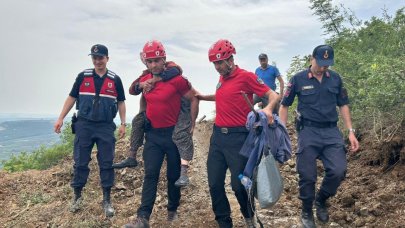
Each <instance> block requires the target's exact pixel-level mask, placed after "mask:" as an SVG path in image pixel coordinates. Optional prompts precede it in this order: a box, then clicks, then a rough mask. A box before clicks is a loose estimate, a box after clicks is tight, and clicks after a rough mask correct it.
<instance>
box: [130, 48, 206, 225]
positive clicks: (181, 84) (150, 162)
mask: <svg viewBox="0 0 405 228" xmlns="http://www.w3.org/2000/svg"><path fill="white" fill-rule="evenodd" d="M142 54H143V59H144V60H145V62H146V66H147V68H148V70H149V72H150V73H148V74H147V75H145V76H144V77H142V78H141V79H140V84H139V85H142V82H145V81H147V80H149V79H154V80H156V82H155V84H154V88H153V90H150V91H148V92H147V91H143V93H142V94H143V96H144V97H145V100H146V103H147V105H146V117H147V120H148V121H149V122H150V127H149V128H147V129H145V130H146V132H145V133H146V135H145V139H146V142H145V147H144V150H143V161H144V167H145V176H144V181H143V186H142V198H141V205H140V206H139V208H138V211H137V218H136V220H135V221H134V222H133V223H130V224H126V225H125V227H136V228H140V227H143V228H145V227H149V218H150V216H151V214H152V211H153V205H154V203H155V199H156V192H157V185H158V181H159V174H160V169H161V167H162V163H163V160H164V158H165V157H166V163H167V197H168V205H167V220H168V221H173V220H175V219H176V218H177V208H178V206H179V205H180V188H179V187H177V186H176V185H175V182H176V180H177V179H178V178H179V177H180V154H179V151H178V148H177V147H176V145H175V143H174V142H173V138H172V135H173V131H174V128H175V125H176V123H177V120H178V118H179V114H180V105H181V98H182V97H185V98H187V99H188V100H190V102H191V112H190V115H191V120H192V123H193V124H192V126H194V123H195V119H196V118H197V114H198V100H197V98H196V97H195V93H194V91H193V90H192V87H191V84H190V83H189V82H188V80H187V79H185V78H184V77H182V76H181V75H178V76H176V77H173V78H172V79H170V80H168V81H163V80H162V79H161V77H160V74H161V73H162V72H163V70H164V66H165V62H166V51H165V49H164V47H163V45H162V43H160V42H159V41H157V40H152V41H149V42H147V43H146V44H145V46H144V48H143V52H142ZM141 89H143V88H141Z"/></svg>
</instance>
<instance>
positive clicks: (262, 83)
mask: <svg viewBox="0 0 405 228" xmlns="http://www.w3.org/2000/svg"><path fill="white" fill-rule="evenodd" d="M256 81H257V82H258V83H259V84H260V85H264V81H263V80H262V79H261V78H259V77H258V78H257V79H256Z"/></svg>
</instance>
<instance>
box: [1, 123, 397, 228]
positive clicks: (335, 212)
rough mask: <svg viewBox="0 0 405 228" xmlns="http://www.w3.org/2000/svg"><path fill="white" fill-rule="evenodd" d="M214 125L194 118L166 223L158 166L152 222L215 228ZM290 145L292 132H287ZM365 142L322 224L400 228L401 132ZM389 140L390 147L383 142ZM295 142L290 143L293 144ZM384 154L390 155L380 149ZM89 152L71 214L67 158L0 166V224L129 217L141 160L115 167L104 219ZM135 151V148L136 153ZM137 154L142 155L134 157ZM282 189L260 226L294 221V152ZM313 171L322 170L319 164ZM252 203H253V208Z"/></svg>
mask: <svg viewBox="0 0 405 228" xmlns="http://www.w3.org/2000/svg"><path fill="white" fill-rule="evenodd" d="M211 127H212V123H209V122H208V123H207V122H204V123H202V124H198V126H197V128H196V131H195V135H194V142H195V156H194V160H193V162H192V164H191V172H190V176H191V185H190V186H189V187H187V188H184V189H183V190H182V199H181V206H180V208H179V214H180V216H179V219H178V220H177V221H175V222H173V223H171V224H169V223H168V222H166V215H167V212H166V207H165V205H166V202H167V198H166V176H165V172H166V168H165V166H166V165H165V164H164V165H163V168H162V171H161V176H160V184H159V187H158V196H157V199H156V203H155V207H154V211H153V214H152V217H151V226H152V227H204V228H205V227H217V225H216V222H215V220H214V215H213V212H212V210H211V205H210V204H211V201H210V196H209V191H208V184H207V174H206V158H207V154H208V147H209V139H210V136H211V130H212V128H211ZM291 139H292V140H293V142H294V143H293V144H294V145H295V144H296V136H295V134H291ZM373 145H375V144H373V143H372V142H370V141H366V140H363V141H362V142H361V146H362V151H361V152H360V153H359V154H357V155H349V169H348V173H347V178H346V180H345V181H344V183H343V184H342V186H341V188H340V189H339V192H338V194H337V195H336V197H334V198H333V199H332V200H330V201H331V207H330V213H331V219H330V222H329V223H328V224H326V225H321V224H318V225H319V226H321V227H405V162H404V160H405V159H403V157H404V154H405V152H404V150H405V149H404V148H405V147H403V145H404V137H403V135H402V137H399V138H394V139H392V140H391V141H390V142H388V143H384V144H383V145H384V146H381V147H375V146H373ZM389 145H392V146H389ZM294 147H295V146H294ZM128 148H129V142H128V139H124V140H121V141H119V142H118V143H117V147H116V160H121V159H123V157H124V156H125V154H126V151H127V150H128ZM392 148H395V149H394V150H396V152H395V151H394V152H395V153H397V154H398V156H401V155H402V158H401V157H400V158H399V159H398V158H396V160H395V157H394V162H392V164H389V163H387V162H386V164H385V165H383V164H377V165H376V163H378V162H372V161H370V159H369V156H364V155H367V154H368V153H371V152H372V151H378V150H379V149H380V150H381V149H386V150H392ZM294 149H295V148H294ZM385 153H387V154H390V153H393V152H391V151H386V152H385ZM95 154H96V151H94V153H93V156H94V157H93V161H92V162H91V164H90V166H91V167H90V168H91V173H90V178H89V180H88V183H87V185H86V187H85V189H84V192H83V195H84V207H83V209H82V210H81V211H80V212H78V213H76V214H72V213H70V212H69V211H68V208H69V204H70V200H71V198H72V190H71V188H70V186H69V182H70V180H71V177H72V159H71V158H67V159H66V160H64V161H62V162H60V164H59V165H57V166H55V167H53V168H51V169H48V170H44V171H34V170H30V171H25V172H20V173H12V174H9V173H6V172H3V171H2V172H0V205H1V207H0V227H121V226H122V225H124V224H126V223H127V222H129V221H130V220H131V219H133V217H134V214H135V212H136V209H137V208H138V206H139V204H140V194H141V190H142V178H143V164H142V162H141V163H140V166H139V167H137V168H136V169H122V170H118V171H116V182H115V187H114V188H113V191H112V201H113V204H114V207H115V209H116V215H115V216H114V217H113V218H111V219H108V218H105V216H104V215H103V211H102V208H101V200H102V193H101V189H100V185H99V178H98V168H97V164H96V160H97V159H95ZM139 154H141V153H139ZM139 159H140V160H141V157H139ZM280 169H281V171H282V175H283V177H284V185H285V186H284V189H285V190H284V194H283V196H282V198H281V199H280V201H279V202H278V203H277V205H275V206H274V208H272V209H271V210H269V209H266V210H264V209H263V210H262V209H258V212H259V215H260V218H261V220H262V221H263V222H264V224H265V227H300V226H301V225H300V223H299V215H300V202H299V200H298V198H297V194H298V187H297V186H298V184H297V174H296V170H295V158H293V159H291V160H290V161H289V162H287V163H286V164H284V165H283V166H282V167H281V168H280ZM319 171H320V172H319V175H320V176H321V175H322V168H321V166H319ZM226 189H227V191H228V193H229V194H228V197H229V200H230V202H231V206H232V211H233V215H232V216H233V219H234V225H235V227H244V223H243V218H242V216H241V213H240V212H239V206H238V203H237V201H236V198H235V197H234V196H233V193H232V190H231V188H230V184H229V178H227V184H226ZM257 208H258V207H257Z"/></svg>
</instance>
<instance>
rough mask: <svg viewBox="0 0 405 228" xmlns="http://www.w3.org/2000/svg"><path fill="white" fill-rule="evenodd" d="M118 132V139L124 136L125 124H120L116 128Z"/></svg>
mask: <svg viewBox="0 0 405 228" xmlns="http://www.w3.org/2000/svg"><path fill="white" fill-rule="evenodd" d="M118 134H119V137H120V139H122V138H124V136H125V124H121V126H120V128H119V129H118Z"/></svg>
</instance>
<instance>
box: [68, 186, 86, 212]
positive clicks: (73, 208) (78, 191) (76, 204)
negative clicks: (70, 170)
mask: <svg viewBox="0 0 405 228" xmlns="http://www.w3.org/2000/svg"><path fill="white" fill-rule="evenodd" d="M82 189H83V188H81V187H75V188H73V192H74V196H73V200H72V203H71V205H70V208H69V211H70V212H72V213H76V212H78V211H79V210H80V209H81V206H82Z"/></svg>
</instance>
